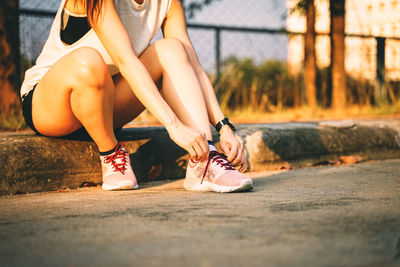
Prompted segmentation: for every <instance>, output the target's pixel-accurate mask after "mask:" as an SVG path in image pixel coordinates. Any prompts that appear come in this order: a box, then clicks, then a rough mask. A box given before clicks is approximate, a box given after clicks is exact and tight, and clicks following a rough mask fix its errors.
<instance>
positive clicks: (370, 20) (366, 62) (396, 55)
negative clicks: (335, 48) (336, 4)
mask: <svg viewBox="0 0 400 267" xmlns="http://www.w3.org/2000/svg"><path fill="white" fill-rule="evenodd" d="M297 1H298V0H288V1H287V8H288V10H290V9H291V8H293V7H294V6H295V5H296V2H297ZM315 6H316V32H317V33H329V30H330V29H329V28H330V17H329V0H315ZM399 14H400V0H346V17H345V23H346V28H345V32H346V34H358V35H371V36H378V37H379V36H380V37H394V38H399V37H400V16H399ZM286 26H287V29H288V31H294V32H305V30H306V19H305V16H302V15H301V14H299V13H292V14H291V13H290V12H289V13H288V18H287V21H286ZM376 51H377V42H376V39H375V38H374V37H371V38H359V37H347V38H346V62H345V65H346V71H347V73H349V74H350V75H352V76H353V77H354V78H359V79H363V78H364V79H365V78H366V79H371V80H372V79H375V78H376V62H377V61H376ZM316 53H317V65H318V67H319V68H325V67H328V66H329V64H330V39H329V36H317V39H316ZM385 54H386V57H385V60H386V64H385V65H386V77H387V80H390V81H400V40H392V39H387V40H386V48H385ZM303 60H304V39H303V37H302V36H296V35H294V36H291V37H289V42H288V63H289V66H290V68H291V70H292V71H294V72H298V71H300V70H301V69H302V68H303Z"/></svg>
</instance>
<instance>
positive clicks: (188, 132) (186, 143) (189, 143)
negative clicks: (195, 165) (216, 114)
mask: <svg viewBox="0 0 400 267" xmlns="http://www.w3.org/2000/svg"><path fill="white" fill-rule="evenodd" d="M167 131H168V134H169V136H170V137H171V139H172V140H173V141H174V142H175V143H176V144H177V145H178V146H180V147H182V148H183V149H185V150H186V151H187V152H189V155H190V158H192V159H195V160H200V161H203V160H206V159H207V157H208V154H209V148H208V142H207V138H206V134H205V133H203V132H202V131H199V130H196V129H193V128H190V127H187V126H185V125H184V124H183V123H182V122H180V121H178V122H176V123H175V124H174V125H172V126H168V127H167Z"/></svg>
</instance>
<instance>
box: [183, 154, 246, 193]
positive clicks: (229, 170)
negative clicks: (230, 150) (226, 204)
mask: <svg viewBox="0 0 400 267" xmlns="http://www.w3.org/2000/svg"><path fill="white" fill-rule="evenodd" d="M184 187H185V189H186V190H190V191H213V192H221V193H222V192H238V191H250V190H252V189H253V181H252V179H251V178H250V177H248V176H246V175H244V174H242V173H240V172H238V171H237V170H236V169H235V168H234V167H233V166H232V165H231V164H230V163H229V161H228V160H227V158H226V156H225V155H224V154H222V153H218V152H217V151H211V152H210V155H209V157H208V160H207V161H202V162H200V161H194V160H192V159H190V160H189V163H188V168H187V170H186V178H185V181H184Z"/></svg>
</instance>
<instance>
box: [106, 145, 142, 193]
mask: <svg viewBox="0 0 400 267" xmlns="http://www.w3.org/2000/svg"><path fill="white" fill-rule="evenodd" d="M100 160H101V167H102V171H103V185H102V188H103V190H123V189H138V188H139V185H138V184H137V181H136V176H135V174H134V173H133V170H132V166H131V161H130V159H129V154H128V153H127V152H126V150H125V148H124V147H123V146H122V144H120V145H118V146H117V148H116V149H115V151H114V152H113V153H112V154H110V155H107V156H100Z"/></svg>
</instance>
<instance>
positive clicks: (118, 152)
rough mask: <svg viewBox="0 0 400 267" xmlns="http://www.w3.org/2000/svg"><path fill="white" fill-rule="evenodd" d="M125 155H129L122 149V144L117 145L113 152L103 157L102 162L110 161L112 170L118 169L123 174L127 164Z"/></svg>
mask: <svg viewBox="0 0 400 267" xmlns="http://www.w3.org/2000/svg"><path fill="white" fill-rule="evenodd" d="M126 157H129V155H128V153H127V152H126V151H125V150H124V149H123V146H122V145H119V146H118V147H117V148H116V149H115V151H114V153H112V154H111V155H109V156H106V157H105V158H104V163H111V166H112V168H113V171H114V172H117V171H119V172H120V173H122V174H125V171H126V167H127V164H128V160H127V158H126ZM118 159H120V160H121V162H120V163H117V160H118Z"/></svg>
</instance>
